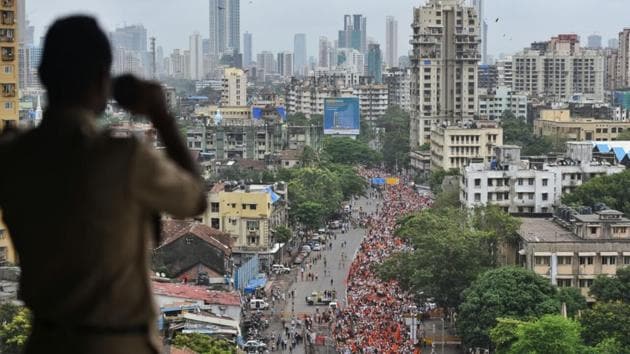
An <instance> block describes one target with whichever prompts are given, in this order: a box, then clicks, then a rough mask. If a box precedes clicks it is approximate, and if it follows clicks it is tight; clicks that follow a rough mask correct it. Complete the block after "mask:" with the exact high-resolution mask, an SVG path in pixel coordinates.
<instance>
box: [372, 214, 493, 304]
mask: <svg viewBox="0 0 630 354" xmlns="http://www.w3.org/2000/svg"><path fill="white" fill-rule="evenodd" d="M396 235H398V236H399V237H402V238H405V239H408V240H409V241H410V243H411V244H412V245H413V248H414V251H413V252H412V253H411V254H410V255H404V254H399V255H398V256H397V257H406V259H405V261H404V262H400V261H398V260H394V261H392V262H391V263H389V264H388V266H393V265H398V266H399V267H400V268H399V269H397V272H396V273H397V274H399V276H396V278H395V279H397V280H399V281H400V282H401V284H404V285H407V287H408V289H407V290H410V291H412V292H413V293H421V292H422V293H424V294H425V295H426V297H432V298H434V300H435V302H436V303H437V304H438V305H439V306H440V307H443V308H453V307H456V306H457V305H459V303H460V302H461V297H460V295H461V292H462V291H463V290H464V289H466V288H467V287H468V286H469V285H470V283H471V282H472V281H473V280H474V279H475V278H476V277H477V275H478V274H479V273H481V272H482V271H484V270H486V268H485V265H484V264H488V263H490V262H489V261H488V260H487V257H489V256H490V255H489V254H487V253H486V249H485V248H483V247H480V245H481V244H483V243H484V242H485V241H484V239H485V238H486V237H488V234H487V233H485V232H483V231H479V230H476V229H474V228H471V225H470V223H469V222H468V218H467V215H466V211H462V210H459V209H451V208H445V209H439V210H438V209H427V210H424V211H422V212H420V213H416V214H413V215H409V216H407V217H404V218H402V219H401V220H399V223H398V229H397V230H396ZM396 273H390V274H391V275H395V274H396ZM381 275H384V276H385V275H387V272H382V273H381ZM401 277H403V278H404V277H409V278H408V281H407V280H405V279H401Z"/></svg>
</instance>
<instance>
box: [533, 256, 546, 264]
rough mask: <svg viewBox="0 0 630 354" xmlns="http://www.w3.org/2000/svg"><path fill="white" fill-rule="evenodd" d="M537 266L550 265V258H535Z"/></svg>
mask: <svg viewBox="0 0 630 354" xmlns="http://www.w3.org/2000/svg"><path fill="white" fill-rule="evenodd" d="M534 262H535V263H536V265H546V266H548V265H549V256H534Z"/></svg>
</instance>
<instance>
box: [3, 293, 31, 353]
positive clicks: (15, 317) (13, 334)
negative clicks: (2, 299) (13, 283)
mask: <svg viewBox="0 0 630 354" xmlns="http://www.w3.org/2000/svg"><path fill="white" fill-rule="evenodd" d="M0 316H1V317H2V321H0V353H6V354H19V353H22V350H23V349H24V344H26V339H27V338H28V336H29V334H30V332H31V315H30V312H29V311H28V309H26V307H19V306H15V305H12V304H3V305H2V308H1V309H0Z"/></svg>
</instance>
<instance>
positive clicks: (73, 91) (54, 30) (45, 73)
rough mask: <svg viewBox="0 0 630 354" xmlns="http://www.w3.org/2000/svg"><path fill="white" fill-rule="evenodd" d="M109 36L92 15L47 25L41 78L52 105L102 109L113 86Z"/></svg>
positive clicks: (96, 110) (94, 110)
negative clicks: (111, 85)
mask: <svg viewBox="0 0 630 354" xmlns="http://www.w3.org/2000/svg"><path fill="white" fill-rule="evenodd" d="M111 65H112V52H111V47H110V44H109V40H108V39H107V36H106V35H105V33H104V32H103V31H102V30H101V29H100V27H99V26H98V24H97V22H96V20H95V19H94V18H92V17H89V16H70V17H65V18H61V19H58V20H57V21H55V23H53V25H52V26H51V27H50V28H49V29H48V32H47V33H46V38H45V41H44V53H43V55H42V59H41V63H40V65H39V71H38V72H39V78H40V81H41V83H42V84H43V85H44V87H45V88H46V90H47V92H48V103H49V106H50V107H51V108H83V109H88V110H91V111H93V112H95V113H101V112H102V111H103V110H104V109H105V107H106V104H107V97H108V95H109V88H110V81H111V78H110V73H109V72H110V68H111Z"/></svg>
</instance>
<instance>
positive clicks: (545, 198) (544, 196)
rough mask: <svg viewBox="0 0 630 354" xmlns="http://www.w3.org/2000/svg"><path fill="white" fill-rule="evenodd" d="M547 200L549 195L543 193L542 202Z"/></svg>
mask: <svg viewBox="0 0 630 354" xmlns="http://www.w3.org/2000/svg"><path fill="white" fill-rule="evenodd" d="M548 199H549V194H548V193H543V194H542V200H543V201H546V200H548Z"/></svg>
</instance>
